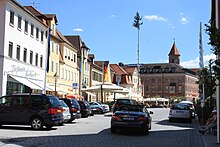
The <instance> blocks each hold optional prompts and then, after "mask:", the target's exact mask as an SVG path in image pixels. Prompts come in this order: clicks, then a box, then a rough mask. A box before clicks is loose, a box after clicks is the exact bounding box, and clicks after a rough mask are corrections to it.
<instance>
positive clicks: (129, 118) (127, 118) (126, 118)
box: [123, 117, 134, 120]
mask: <svg viewBox="0 0 220 147" xmlns="http://www.w3.org/2000/svg"><path fill="white" fill-rule="evenodd" d="M123 120H134V118H132V117H125V118H123Z"/></svg>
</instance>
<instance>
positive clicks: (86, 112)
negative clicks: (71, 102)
mask: <svg viewBox="0 0 220 147" xmlns="http://www.w3.org/2000/svg"><path fill="white" fill-rule="evenodd" d="M77 102H78V103H79V105H80V108H81V110H80V113H81V116H82V117H88V116H90V115H91V110H90V105H89V103H88V102H87V101H77Z"/></svg>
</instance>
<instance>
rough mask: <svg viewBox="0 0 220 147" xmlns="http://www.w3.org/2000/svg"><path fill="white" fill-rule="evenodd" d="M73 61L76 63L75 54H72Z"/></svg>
mask: <svg viewBox="0 0 220 147" xmlns="http://www.w3.org/2000/svg"><path fill="white" fill-rule="evenodd" d="M73 62H74V63H76V54H74V58H73Z"/></svg>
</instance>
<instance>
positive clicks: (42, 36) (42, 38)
mask: <svg viewBox="0 0 220 147" xmlns="http://www.w3.org/2000/svg"><path fill="white" fill-rule="evenodd" d="M41 41H42V42H43V41H44V32H43V31H41Z"/></svg>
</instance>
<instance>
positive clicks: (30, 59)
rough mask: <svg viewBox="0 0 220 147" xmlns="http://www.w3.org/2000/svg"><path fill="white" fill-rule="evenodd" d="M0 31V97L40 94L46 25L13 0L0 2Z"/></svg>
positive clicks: (42, 86)
mask: <svg viewBox="0 0 220 147" xmlns="http://www.w3.org/2000/svg"><path fill="white" fill-rule="evenodd" d="M0 28H1V29H0V95H5V94H10V93H16V92H19V93H20V92H42V90H43V88H44V84H43V83H44V80H45V65H46V64H45V63H46V60H45V59H46V56H45V54H46V49H47V25H46V24H43V23H42V21H41V20H40V19H38V18H36V17H35V16H34V15H32V14H31V13H30V12H29V11H28V10H27V9H25V8H24V7H22V6H21V5H20V4H19V3H18V2H16V1H15V0H1V1H0Z"/></svg>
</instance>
